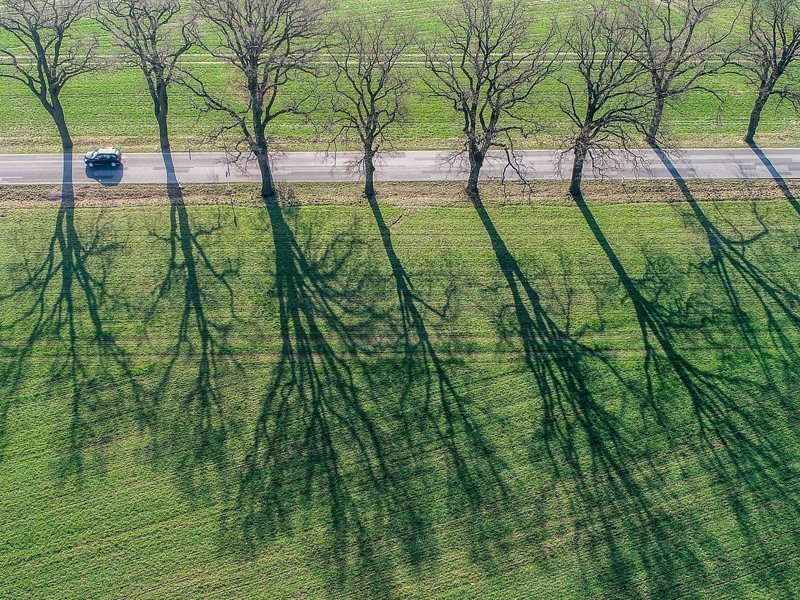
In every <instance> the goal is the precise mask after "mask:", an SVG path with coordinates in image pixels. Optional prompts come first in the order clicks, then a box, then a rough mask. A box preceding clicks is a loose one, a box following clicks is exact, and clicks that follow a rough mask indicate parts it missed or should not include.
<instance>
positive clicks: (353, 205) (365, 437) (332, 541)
mask: <svg viewBox="0 0 800 600" xmlns="http://www.w3.org/2000/svg"><path fill="white" fill-rule="evenodd" d="M448 185H449V184H441V185H428V184H425V186H424V187H410V188H409V187H408V186H405V187H403V186H399V185H398V186H390V185H384V186H382V193H381V196H380V198H379V205H378V206H370V205H368V204H366V203H365V202H363V201H362V200H360V199H359V197H358V190H357V189H356V188H355V187H354V186H346V185H342V186H331V185H327V186H313V185H309V186H293V187H292V190H293V194H294V201H293V202H288V203H286V205H285V206H283V207H280V208H277V207H264V206H261V205H260V204H259V203H257V202H255V201H253V200H252V197H253V196H252V194H253V188H252V186H238V187H235V188H234V196H233V197H232V198H229V197H221V198H220V197H217V196H215V194H216V193H219V192H220V191H221V189H220V188H215V187H212V186H196V187H190V186H187V187H186V188H185V189H184V190H183V192H182V195H181V196H176V195H175V194H176V193H177V192H176V191H174V190H173V192H172V193H173V196H172V197H167V195H166V193H164V192H163V191H162V190H159V189H158V188H156V187H145V186H142V187H134V186H130V187H124V186H120V188H117V189H106V188H100V187H97V186H95V187H89V186H87V187H85V188H77V195H78V200H77V208H74V207H72V206H71V205H69V203H68V202H67V203H65V201H64V199H63V198H61V197H60V194H59V193H58V190H52V189H47V188H24V189H23V188H0V194H2V196H1V197H0V215H1V216H0V273H2V277H0V386H2V389H0V466H2V468H0V579H1V580H2V581H3V590H4V593H7V594H8V595H10V596H12V597H61V598H63V597H86V596H92V597H97V596H131V595H134V594H136V595H141V596H147V597H176V596H181V597H197V596H200V595H223V596H237V597H264V596H269V597H290V596H293V597H297V596H304V597H309V596H319V595H323V594H325V595H332V596H339V595H353V596H364V597H371V596H378V597H387V596H394V595H397V596H415V597H426V598H427V597H431V596H450V597H465V596H470V597H481V598H486V597H508V596H520V597H537V596H546V597H587V596H614V597H616V596H620V595H631V596H658V597H665V596H666V597H671V596H679V595H682V596H687V595H688V596H701V597H719V596H720V595H727V596H738V597H741V596H750V595H755V594H763V595H772V596H790V595H792V593H793V591H794V590H795V589H797V586H798V583H800V568H798V562H797V559H798V548H800V544H798V542H799V541H800V540H799V539H798V537H800V530H798V528H797V523H798V494H797V476H798V466H800V446H799V445H798V436H797V431H798V423H797V398H798V394H797V390H798V383H800V382H799V381H798V375H797V374H798V373H800V357H798V354H797V351H796V348H797V344H798V343H800V316H799V314H800V301H799V300H798V299H799V298H800V288H799V287H798V286H799V285H800V261H798V260H797V253H798V247H799V246H798V244H799V243H800V214H798V211H797V210H796V208H795V206H796V205H793V204H792V203H791V202H788V201H787V199H786V198H783V197H780V194H779V193H778V192H779V190H778V189H777V188H775V187H770V184H768V183H766V182H759V183H754V184H751V185H753V186H755V187H750V188H745V187H742V186H743V185H744V184H735V183H734V182H705V183H702V184H697V185H695V184H690V191H691V192H692V194H694V195H693V196H692V197H690V198H688V199H687V198H686V197H683V196H679V193H680V191H679V190H677V189H676V188H673V187H670V184H668V183H667V182H655V183H653V182H635V183H634V184H629V185H626V186H625V187H624V188H623V187H620V186H618V185H617V184H611V183H608V184H602V183H592V184H591V185H590V186H589V187H587V197H588V198H589V199H590V205H589V207H588V209H587V210H588V211H589V212H590V213H591V214H590V215H589V214H587V213H581V212H580V211H579V210H578V209H577V208H576V207H574V206H572V205H571V204H569V203H567V202H566V198H565V197H564V196H563V193H562V191H560V188H555V187H553V188H540V190H539V192H538V194H539V195H538V196H536V197H534V198H527V199H526V198H523V197H522V196H520V197H518V198H517V199H516V200H514V199H513V197H512V199H511V201H509V200H508V199H506V198H505V197H504V196H503V195H502V194H501V193H500V192H499V190H497V189H490V190H487V198H486V206H485V207H483V208H482V207H477V208H476V207H473V206H471V205H467V204H466V203H465V202H463V200H461V199H460V196H458V190H457V188H456V187H453V186H449V187H448ZM630 185H634V187H633V188H631V187H630ZM737 185H739V187H736V186H737ZM632 189H633V192H632V191H631V190H632ZM546 190H549V191H546ZM725 190H727V193H726V194H725V193H723V192H725ZM625 198H627V200H626V199H625ZM667 200H668V201H667ZM695 200H697V201H696V202H695ZM701 200H702V201H701ZM67 201H69V198H67ZM621 281H622V283H620V282H621Z"/></svg>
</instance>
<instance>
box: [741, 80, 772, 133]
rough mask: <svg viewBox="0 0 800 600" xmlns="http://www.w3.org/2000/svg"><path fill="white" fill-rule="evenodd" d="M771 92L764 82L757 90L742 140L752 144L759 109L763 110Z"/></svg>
mask: <svg viewBox="0 0 800 600" xmlns="http://www.w3.org/2000/svg"><path fill="white" fill-rule="evenodd" d="M771 92H772V90H771V89H770V88H769V87H768V86H767V85H766V84H763V85H762V86H761V89H760V90H759V91H758V97H757V98H756V103H755V104H754V105H753V110H752V111H751V112H750V122H749V123H748V124H747V133H746V134H745V136H744V141H745V143H747V144H750V145H752V144H754V143H755V135H756V129H758V123H759V122H760V121H761V111H763V110H764V107H765V106H766V105H767V101H768V100H769V97H770V95H771Z"/></svg>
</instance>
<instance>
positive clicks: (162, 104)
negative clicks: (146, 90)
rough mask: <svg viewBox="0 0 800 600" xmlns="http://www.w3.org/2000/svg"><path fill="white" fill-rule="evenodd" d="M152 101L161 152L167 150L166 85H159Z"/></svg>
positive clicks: (167, 111)
mask: <svg viewBox="0 0 800 600" xmlns="http://www.w3.org/2000/svg"><path fill="white" fill-rule="evenodd" d="M153 101H154V109H155V114H156V122H157V123H158V139H159V141H160V142H161V149H162V150H169V129H168V128H167V114H168V113H169V98H168V96H167V85H166V83H164V82H161V83H159V85H158V92H157V96H156V98H154V99H153Z"/></svg>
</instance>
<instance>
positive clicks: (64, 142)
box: [50, 96, 73, 150]
mask: <svg viewBox="0 0 800 600" xmlns="http://www.w3.org/2000/svg"><path fill="white" fill-rule="evenodd" d="M52 105H53V108H52V110H51V111H50V115H51V116H52V117H53V121H55V123H56V127H57V128H58V135H60V136H61V147H62V148H63V149H64V150H71V149H72V146H73V144H72V137H70V135H69V128H68V127H67V120H66V118H65V117H64V109H63V108H62V106H61V101H60V100H59V99H58V96H54V97H53V98H52Z"/></svg>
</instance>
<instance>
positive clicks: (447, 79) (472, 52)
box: [423, 0, 558, 198]
mask: <svg viewBox="0 0 800 600" xmlns="http://www.w3.org/2000/svg"><path fill="white" fill-rule="evenodd" d="M533 13H534V9H533V6H532V5H531V4H530V3H529V2H527V1H526V0H510V1H509V2H498V1H495V0H459V3H458V8H456V9H455V10H453V11H450V12H440V13H439V19H440V20H441V22H442V25H443V32H442V33H441V34H438V35H436V36H435V37H434V39H433V41H432V42H431V43H429V44H426V45H425V46H424V47H423V52H424V54H425V64H426V66H427V67H428V70H429V72H430V76H429V77H428V78H427V79H426V81H425V83H426V85H427V87H428V89H429V91H430V93H431V95H433V96H434V97H437V98H442V99H444V100H446V101H447V102H448V103H449V104H450V105H451V106H452V108H453V110H455V111H456V112H457V113H458V114H459V115H460V116H461V118H462V119H463V132H464V149H463V150H462V151H461V153H460V154H462V155H463V154H466V155H467V157H468V159H469V166H470V172H469V180H468V183H467V193H468V194H469V195H470V196H471V197H472V198H477V197H478V178H479V177H480V172H481V168H482V167H483V164H484V161H485V160H486V155H487V153H488V152H489V151H490V150H492V149H497V150H499V151H502V152H504V153H505V156H506V159H507V163H506V165H507V167H508V168H511V169H513V170H514V171H516V173H517V175H520V176H521V175H522V173H521V169H520V164H519V161H518V159H517V156H516V155H515V152H514V138H515V136H522V137H524V136H527V135H530V134H532V133H533V132H534V130H535V127H534V124H533V122H532V121H531V120H530V118H528V117H527V116H526V115H525V114H524V110H523V109H525V108H528V109H529V108H530V107H529V104H530V100H531V97H532V96H533V93H534V90H535V89H536V87H537V86H538V85H539V84H540V83H541V82H542V81H543V80H544V79H545V78H546V77H547V76H549V75H550V74H551V73H552V72H553V71H554V70H555V68H556V59H557V55H558V52H554V51H553V43H552V42H553V40H554V38H555V28H554V27H551V28H550V31H549V33H548V34H547V35H546V36H545V38H544V39H543V40H540V41H538V42H535V41H534V40H532V39H531V31H532V25H533V23H532V15H533Z"/></svg>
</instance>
